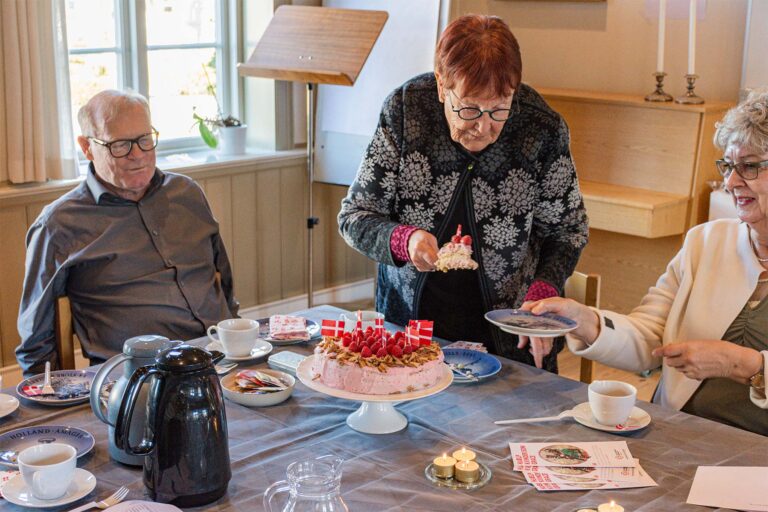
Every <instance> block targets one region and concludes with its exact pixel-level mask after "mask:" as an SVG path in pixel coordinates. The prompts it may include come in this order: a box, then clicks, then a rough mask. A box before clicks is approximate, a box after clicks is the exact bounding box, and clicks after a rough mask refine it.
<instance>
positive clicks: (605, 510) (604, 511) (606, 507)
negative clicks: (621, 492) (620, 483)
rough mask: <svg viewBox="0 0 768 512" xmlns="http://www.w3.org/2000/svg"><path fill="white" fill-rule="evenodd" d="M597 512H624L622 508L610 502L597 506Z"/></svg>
mask: <svg viewBox="0 0 768 512" xmlns="http://www.w3.org/2000/svg"><path fill="white" fill-rule="evenodd" d="M597 512H624V507H622V506H621V505H619V504H618V503H616V502H615V501H613V500H611V502H610V503H601V504H600V505H598V506H597Z"/></svg>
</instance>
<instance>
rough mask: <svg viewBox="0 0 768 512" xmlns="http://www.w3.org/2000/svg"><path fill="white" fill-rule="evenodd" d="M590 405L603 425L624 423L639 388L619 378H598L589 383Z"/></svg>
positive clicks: (630, 411)
mask: <svg viewBox="0 0 768 512" xmlns="http://www.w3.org/2000/svg"><path fill="white" fill-rule="evenodd" d="M588 395H589V407H590V409H592V415H593V416H594V417H595V419H596V420H597V422H598V423H600V424H602V425H610V426H615V425H623V424H625V423H626V421H627V419H629V415H630V414H631V413H632V408H633V407H634V406H635V400H636V399H637V388H635V386H633V385H632V384H627V383H626V382H621V381H618V380H596V381H594V382H592V384H590V385H589V390H588Z"/></svg>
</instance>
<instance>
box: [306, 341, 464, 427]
mask: <svg viewBox="0 0 768 512" xmlns="http://www.w3.org/2000/svg"><path fill="white" fill-rule="evenodd" d="M314 358H315V356H314V354H313V355H311V356H308V357H307V358H306V359H304V360H303V361H302V362H301V363H299V367H298V369H297V370H296V376H297V377H298V378H299V380H300V381H301V382H302V383H303V384H304V385H305V386H307V387H308V388H310V389H313V390H315V391H319V392H320V393H324V394H326V395H330V396H333V397H336V398H343V399H345V400H354V401H356V402H362V404H360V408H359V409H358V410H356V411H355V412H353V413H352V414H350V415H349V416H347V425H349V428H351V429H353V430H357V431H358V432H362V433H364V434H392V433H394V432H399V431H401V430H403V429H404V428H405V427H407V426H408V418H406V417H405V415H404V414H403V413H401V412H399V411H398V410H397V409H395V404H396V403H399V402H409V401H411V400H417V399H419V398H425V397H428V396H431V395H434V394H435V393H439V392H440V391H442V390H444V389H445V388H447V387H448V386H450V385H451V382H453V372H452V371H451V370H450V368H448V366H446V367H445V370H444V372H443V376H442V378H441V379H440V381H439V382H438V383H437V384H435V385H434V386H432V387H431V388H427V389H422V390H420V391H413V392H411V393H400V394H397V395H363V394H359V393H350V392H348V391H344V390H341V389H336V388H332V387H329V386H326V385H325V384H323V383H321V382H320V381H319V380H315V379H314V377H315V376H314V375H313V374H312V361H313V360H314Z"/></svg>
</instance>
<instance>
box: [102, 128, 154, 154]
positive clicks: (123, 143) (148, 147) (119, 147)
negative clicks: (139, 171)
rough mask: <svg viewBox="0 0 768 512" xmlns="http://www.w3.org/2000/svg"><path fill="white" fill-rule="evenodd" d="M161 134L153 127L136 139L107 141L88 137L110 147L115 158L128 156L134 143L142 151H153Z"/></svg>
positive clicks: (110, 151) (110, 152)
mask: <svg viewBox="0 0 768 512" xmlns="http://www.w3.org/2000/svg"><path fill="white" fill-rule="evenodd" d="M159 136H160V134H159V133H158V132H157V130H155V129H154V128H152V131H151V132H149V133H145V134H144V135H141V136H139V137H136V138H135V139H120V140H113V141H112V142H106V141H103V140H100V139H97V138H96V137H88V140H92V141H93V142H95V143H96V144H99V145H101V146H104V147H105V148H107V149H109V154H111V155H112V156H113V157H114V158H124V157H126V156H128V155H129V154H130V152H131V151H132V150H133V145H134V144H136V145H137V146H139V149H140V150H142V151H152V150H153V149H155V148H156V147H157V140H158V138H159Z"/></svg>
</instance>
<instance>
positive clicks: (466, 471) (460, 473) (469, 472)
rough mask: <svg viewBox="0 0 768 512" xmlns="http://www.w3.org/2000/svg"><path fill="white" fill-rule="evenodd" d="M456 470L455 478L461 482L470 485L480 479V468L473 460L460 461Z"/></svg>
mask: <svg viewBox="0 0 768 512" xmlns="http://www.w3.org/2000/svg"><path fill="white" fill-rule="evenodd" d="M454 469H455V478H456V480H458V481H459V482H464V483H465V484H470V483H472V482H475V481H477V479H478V478H480V466H478V465H477V462H475V461H473V460H460V461H459V462H457V463H456V466H455V467H454Z"/></svg>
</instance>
